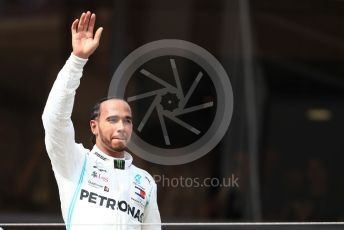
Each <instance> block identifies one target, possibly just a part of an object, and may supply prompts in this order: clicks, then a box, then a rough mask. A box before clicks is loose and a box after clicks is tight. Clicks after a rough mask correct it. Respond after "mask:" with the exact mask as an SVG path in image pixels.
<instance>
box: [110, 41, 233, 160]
mask: <svg viewBox="0 0 344 230" xmlns="http://www.w3.org/2000/svg"><path fill="white" fill-rule="evenodd" d="M108 96H109V97H118V98H123V99H124V100H126V101H128V103H129V104H130V106H131V108H132V113H133V124H134V126H133V134H132V139H131V141H130V142H129V145H128V148H129V149H130V150H131V151H132V152H133V153H134V154H136V155H138V156H139V157H141V158H143V159H145V160H147V161H150V162H153V163H157V164H163V165H178V164H185V163H188V162H191V161H194V160H196V159H198V158H200V157H202V156H204V155H205V154H207V153H208V152H209V151H211V150H212V149H213V148H214V147H215V146H216V145H217V144H218V143H219V142H220V140H221V139H222V137H223V136H224V134H225V133H226V131H227V129H228V126H229V124H230V121H231V117H232V113H233V91H232V86H231V84H230V81H229V77H228V75H227V73H226V71H225V70H224V68H223V67H222V65H221V64H220V63H219V61H218V60H217V59H216V58H215V57H214V56H213V55H212V54H210V53H209V52H208V51H207V50H205V49H204V48H202V47H200V46H198V45H195V44H193V43H191V42H187V41H183V40H176V39H164V40H158V41H154V42H150V43H148V44H145V45H143V46H141V47H139V48H138V49H136V50H134V51H133V52H132V53H130V54H129V55H128V56H127V57H126V58H125V59H124V60H123V61H122V62H121V64H120V65H119V67H118V68H117V70H116V72H115V73H114V75H113V77H112V80H111V83H110V87H109V92H108Z"/></svg>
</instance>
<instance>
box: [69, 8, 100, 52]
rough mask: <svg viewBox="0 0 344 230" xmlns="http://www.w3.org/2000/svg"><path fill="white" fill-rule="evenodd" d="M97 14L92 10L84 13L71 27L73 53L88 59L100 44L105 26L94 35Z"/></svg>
mask: <svg viewBox="0 0 344 230" xmlns="http://www.w3.org/2000/svg"><path fill="white" fill-rule="evenodd" d="M95 22H96V15H95V14H91V12H90V11H87V13H82V14H81V16H80V19H76V20H75V21H74V22H73V24H72V27H71V30H72V47H73V54H74V55H76V56H78V57H80V58H84V59H87V58H88V57H89V56H91V54H93V52H94V51H95V50H96V49H97V47H98V46H99V40H100V37H101V35H102V31H103V28H102V27H99V28H98V29H97V31H96V33H95V34H94V35H93V30H94V24H95Z"/></svg>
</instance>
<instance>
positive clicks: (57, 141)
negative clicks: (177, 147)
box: [42, 54, 161, 230]
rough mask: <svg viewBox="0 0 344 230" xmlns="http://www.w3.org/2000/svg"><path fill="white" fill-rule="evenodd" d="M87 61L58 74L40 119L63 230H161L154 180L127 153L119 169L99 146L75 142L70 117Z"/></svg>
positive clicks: (72, 60)
mask: <svg viewBox="0 0 344 230" xmlns="http://www.w3.org/2000/svg"><path fill="white" fill-rule="evenodd" d="M86 62H87V60H86V59H81V58H78V57H76V56H74V55H73V54H72V55H71V56H70V58H69V59H68V60H67V62H66V64H65V66H64V67H63V68H62V69H61V71H60V72H59V74H58V76H57V79H56V81H55V83H54V85H53V87H52V90H51V92H50V94H49V97H48V100H47V104H46V106H45V109H44V112H43V115H42V120H43V126H44V129H45V144H46V149H47V152H48V155H49V157H50V160H51V163H52V167H53V171H54V174H55V177H56V180H57V184H58V187H59V193H60V201H61V210H62V215H63V219H64V221H65V223H66V227H67V229H72V230H76V229H83V230H84V229H99V230H107V229H111V230H113V229H120V230H124V229H126V230H132V229H143V230H146V229H150V230H151V229H161V226H160V222H161V220H160V214H159V210H158V206H157V197H156V193H157V186H156V183H155V182H154V180H153V178H152V176H151V175H150V174H149V173H147V172H146V171H144V170H142V169H139V168H137V167H135V166H134V165H133V164H132V156H131V155H130V154H129V153H125V159H124V162H125V167H124V169H118V168H115V167H114V161H115V160H116V159H114V158H112V157H110V156H108V155H106V154H105V153H103V152H102V151H100V150H99V149H98V148H97V146H94V147H93V149H92V150H91V151H90V150H88V149H86V148H84V146H83V145H82V144H77V143H75V138H74V127H73V123H72V121H71V114H72V109H73V104H74V96H75V91H76V89H77V88H78V86H79V84H80V78H81V76H82V70H83V67H84V65H85V64H86ZM122 163H123V162H122ZM141 223H144V224H141ZM145 223H154V224H153V225H147V224H145Z"/></svg>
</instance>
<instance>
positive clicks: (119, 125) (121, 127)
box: [117, 120, 124, 131]
mask: <svg viewBox="0 0 344 230" xmlns="http://www.w3.org/2000/svg"><path fill="white" fill-rule="evenodd" d="M123 129H124V123H123V121H122V120H119V121H118V123H117V130H118V131H122V130H123Z"/></svg>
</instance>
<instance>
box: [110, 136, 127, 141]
mask: <svg viewBox="0 0 344 230" xmlns="http://www.w3.org/2000/svg"><path fill="white" fill-rule="evenodd" d="M112 139H115V140H121V141H125V140H126V138H124V137H112Z"/></svg>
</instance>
